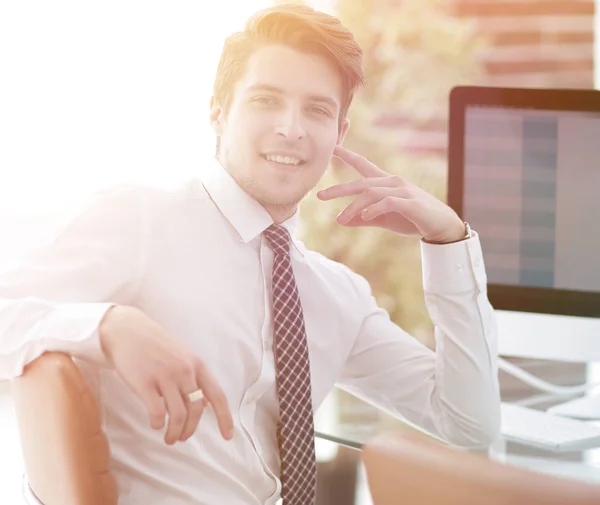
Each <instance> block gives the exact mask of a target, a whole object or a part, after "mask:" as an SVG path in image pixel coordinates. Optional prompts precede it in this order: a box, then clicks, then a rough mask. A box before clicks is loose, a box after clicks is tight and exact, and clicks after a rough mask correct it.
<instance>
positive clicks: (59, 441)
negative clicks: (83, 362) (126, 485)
mask: <svg viewBox="0 0 600 505" xmlns="http://www.w3.org/2000/svg"><path fill="white" fill-rule="evenodd" d="M12 392H13V398H14V402H15V410H16V414H17V421H18V426H19V434H20V438H21V448H22V452H23V459H24V463H25V471H26V473H27V478H28V480H29V485H30V488H31V490H32V491H33V494H34V495H35V496H36V497H37V499H38V500H39V501H40V502H41V503H43V504H44V505H117V501H118V496H117V486H116V482H115V480H114V478H113V476H112V475H111V474H110V471H109V451H108V441H107V440H106V437H105V435H104V433H103V432H102V429H101V423H100V412H99V410H98V406H97V403H96V400H95V398H94V396H93V394H92V392H91V390H90V389H89V387H88V385H87V383H86V380H85V378H84V376H83V374H82V373H81V371H80V369H79V367H78V366H77V364H76V363H74V362H73V360H72V359H71V358H70V357H69V356H67V355H65V354H62V353H56V352H51V353H46V354H44V355H42V356H40V357H39V358H37V359H36V360H34V361H33V362H31V363H30V364H29V365H27V367H26V368H25V371H24V373H23V375H21V376H20V377H18V378H17V379H14V380H13V381H12Z"/></svg>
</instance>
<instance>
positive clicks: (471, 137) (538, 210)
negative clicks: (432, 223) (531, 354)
mask: <svg viewBox="0 0 600 505" xmlns="http://www.w3.org/2000/svg"><path fill="white" fill-rule="evenodd" d="M448 158H449V172H448V174H449V175H448V177H449V179H448V203H449V205H450V206H451V207H452V208H453V209H454V210H456V211H457V212H458V214H459V215H460V216H461V217H462V218H463V219H464V220H466V221H468V222H469V224H470V225H471V227H472V228H473V229H474V230H475V231H477V233H478V234H479V237H480V240H481V245H482V248H483V254H484V260H485V264H486V271H487V275H488V295H489V299H490V301H491V303H492V305H493V306H494V307H495V308H496V309H499V310H501V311H509V312H511V313H513V314H515V313H530V314H538V315H548V317H545V318H544V319H543V324H541V325H540V324H537V325H536V324H533V325H531V322H532V318H531V317H530V318H529V319H523V318H520V319H513V320H512V321H513V323H514V324H512V326H511V327H510V328H511V329H510V331H508V330H507V331H506V333H510V334H511V335H513V334H515V332H518V330H519V329H520V328H522V326H523V324H524V323H523V321H526V322H527V324H528V325H530V326H529V327H528V328H529V330H523V329H521V330H520V331H532V332H535V333H538V332H539V333H542V332H544V333H545V332H547V331H549V332H550V333H552V330H555V335H554V337H553V338H550V337H549V336H547V335H538V336H537V337H536V338H537V340H538V342H537V344H536V345H537V346H538V347H540V342H539V339H540V338H543V339H546V340H547V341H548V344H547V345H546V344H542V346H544V345H546V348H547V349H548V350H549V351H548V352H549V354H550V355H549V356H545V357H550V358H557V359H560V353H561V352H562V351H561V349H562V350H564V349H565V345H564V339H568V338H571V337H572V335H570V334H569V333H568V332H569V331H575V330H574V328H575V327H576V326H577V324H580V327H579V330H577V331H578V332H579V333H580V334H586V335H587V337H590V338H591V337H592V336H593V338H594V342H595V345H594V349H591V348H590V347H589V345H588V344H585V345H584V343H581V345H580V346H579V347H580V351H581V353H580V354H581V356H582V357H583V355H584V354H585V352H589V351H594V352H593V353H592V354H595V357H594V358H592V359H599V360H600V319H596V318H600V92H599V91H595V90H573V89H568V90H567V89H532V88H526V89H518V88H497V87H486V86H460V87H456V88H454V89H453V90H452V92H451V94H450V121H449V152H448ZM549 315H556V316H557V317H555V318H552V317H551V316H549ZM559 316H569V317H567V318H566V322H565V318H564V317H563V318H562V319H561V318H560V317H559ZM581 320H586V321H587V323H586V324H584V325H581V324H582V323H581ZM539 321H541V319H539ZM592 321H593V324H592V325H590V324H589V323H590V322H592ZM534 322H537V320H536V321H534ZM557 322H558V323H560V322H564V323H565V324H563V326H562V327H560V325H558V326H557V324H556V323H557ZM557 328H562V329H558V330H557ZM557 331H558V332H559V333H560V332H563V331H564V332H566V334H564V335H563V336H562V339H563V342H559V340H560V338H561V337H560V335H558V334H556V332H557ZM501 338H502V336H501ZM518 338H521V337H516V336H515V337H514V339H515V341H514V344H515V346H517V345H520V342H519V341H518ZM590 341H591V340H589V339H588V340H586V342H588V343H589V342H590ZM552 342H554V344H556V345H555V347H554V348H553V349H554V350H552V349H550V348H551V347H552ZM586 348H587V349H586ZM525 354H527V353H525Z"/></svg>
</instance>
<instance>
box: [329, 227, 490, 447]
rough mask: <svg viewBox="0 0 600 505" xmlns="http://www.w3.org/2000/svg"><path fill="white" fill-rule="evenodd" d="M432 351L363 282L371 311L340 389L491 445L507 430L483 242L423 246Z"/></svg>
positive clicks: (427, 426)
mask: <svg viewBox="0 0 600 505" xmlns="http://www.w3.org/2000/svg"><path fill="white" fill-rule="evenodd" d="M422 257H423V283H424V288H425V298H426V303H427V308H428V311H429V314H430V317H431V319H432V322H433V324H434V331H435V342H436V351H435V352H434V351H432V350H431V349H429V348H428V347H426V346H425V345H423V344H422V343H421V342H419V341H418V340H416V339H415V338H413V337H412V336H410V335H409V334H408V333H406V332H405V331H404V330H402V329H401V328H399V327H398V326H397V325H396V324H395V323H393V322H392V321H391V320H390V318H389V315H388V314H387V312H386V311H384V310H383V309H381V308H380V307H378V306H377V304H376V302H375V300H374V298H373V297H372V295H371V292H370V287H369V285H368V283H367V282H366V281H364V279H362V278H357V280H356V281H355V284H356V286H357V289H358V291H359V296H360V298H362V299H363V300H365V303H366V305H367V306H368V309H367V312H366V315H365V317H364V319H363V322H362V325H361V328H360V332H359V334H358V336H357V339H356V341H355V343H354V347H353V350H352V353H351V355H350V357H349V359H348V360H347V362H346V365H345V367H344V371H343V375H342V377H341V378H340V382H339V384H338V385H339V386H340V387H341V388H342V389H345V390H347V391H349V392H350V393H352V394H354V395H356V396H358V397H359V398H362V399H364V400H365V401H367V402H369V403H372V404H374V405H376V406H377V407H379V408H382V409H383V410H385V411H388V412H389V413H391V414H392V415H395V416H399V417H401V418H404V419H406V420H407V421H409V422H410V423H413V424H415V425H416V426H418V427H420V428H422V429H424V430H425V431H427V432H429V433H431V434H432V435H434V436H437V437H439V438H441V439H443V440H446V441H448V442H450V443H453V444H456V445H459V446H463V447H486V446H489V445H490V443H491V442H492V441H493V440H494V439H496V437H497V436H498V435H499V430H500V426H499V425H500V396H499V388H498V369H497V343H496V340H497V336H496V324H495V318H494V312H493V309H492V307H491V305H490V303H489V301H488V299H487V294H486V276H485V267H484V265H483V260H482V257H481V248H480V246H479V238H478V237H477V236H475V237H473V238H471V239H469V240H465V241H463V242H458V243H454V244H447V245H432V244H426V243H423V244H422Z"/></svg>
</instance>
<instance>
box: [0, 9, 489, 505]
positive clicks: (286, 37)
mask: <svg viewBox="0 0 600 505" xmlns="http://www.w3.org/2000/svg"><path fill="white" fill-rule="evenodd" d="M362 79H363V77H362V69H361V51H360V48H359V46H358V45H357V43H356V42H355V40H354V38H353V36H352V34H351V33H349V32H348V31H347V30H346V29H345V28H344V27H343V26H342V25H341V24H340V22H339V21H338V20H337V19H335V18H333V17H331V16H328V15H326V14H323V13H319V12H315V11H313V10H311V9H309V8H305V7H289V6H288V7H277V8H272V9H268V10H265V11H261V12H259V13H257V14H256V15H255V16H253V17H252V18H251V19H250V20H249V21H248V24H247V26H246V29H245V31H244V32H243V33H238V34H234V35H232V36H231V37H230V38H229V39H228V40H227V41H226V44H225V47H224V49H223V54H222V58H221V61H220V64H219V67H218V71H217V78H216V81H215V91H214V97H213V100H212V106H211V113H210V118H211V123H212V125H213V128H214V131H215V134H216V136H217V139H218V153H217V160H212V161H211V162H208V163H207V165H206V166H205V167H202V168H203V175H202V177H201V180H194V181H191V182H190V184H188V185H186V186H185V188H183V189H181V190H179V191H170V192H166V191H161V190H158V189H150V188H119V189H114V190H112V191H107V192H105V193H104V194H102V195H100V196H99V197H98V198H97V199H96V200H95V201H94V202H93V203H92V204H91V205H90V207H89V208H88V209H87V210H86V211H85V212H84V213H82V214H81V215H80V216H78V217H77V218H76V219H75V220H74V221H73V222H72V223H71V224H70V225H69V226H68V227H66V228H65V229H64V230H63V232H62V233H60V234H59V236H58V237H57V238H56V240H55V241H54V242H53V243H52V244H50V245H49V246H48V247H47V248H45V249H43V250H40V251H38V252H37V253H36V255H35V256H34V258H32V259H31V261H30V262H29V263H28V264H26V265H25V266H23V267H22V268H20V269H19V270H18V271H16V272H14V273H12V274H10V275H8V276H6V277H5V278H4V279H3V281H2V283H1V285H0V297H1V298H3V300H2V305H1V309H0V332H1V333H0V335H1V338H2V340H1V347H0V378H3V379H6V378H11V377H17V376H19V375H20V374H21V373H22V370H23V367H24V365H25V364H26V363H28V362H29V361H31V360H33V359H35V358H36V357H37V356H39V355H40V354H42V353H43V352H45V351H48V350H58V351H63V352H67V353H70V354H71V355H73V356H74V357H75V358H77V359H78V362H79V363H80V366H81V367H82V369H83V370H84V371H85V373H86V375H87V377H88V379H89V382H90V384H91V385H92V387H93V388H94V391H95V392H96V394H97V398H98V400H99V402H100V405H101V409H102V419H103V429H104V431H105V432H106V434H107V436H108V438H109V441H110V446H111V469H112V471H113V473H114V475H115V476H116V478H117V482H118V486H119V493H120V502H119V503H121V504H137V503H144V504H148V505H152V504H163V503H168V504H188V503H202V504H209V503H210V504H213V503H226V504H228V505H238V504H239V505H242V504H272V503H275V502H276V501H277V500H278V498H279V497H280V496H281V497H282V498H283V501H284V503H285V504H286V505H300V504H301V505H305V504H309V503H312V502H313V501H314V489H315V459H314V442H313V419H312V414H313V412H314V411H315V410H316V409H317V408H318V406H319V405H320V403H321V402H322V400H323V399H324V398H325V396H326V395H327V393H328V392H329V391H330V390H331V388H332V387H333V386H334V384H339V385H340V386H341V387H344V388H346V389H347V390H349V391H351V392H353V393H354V394H356V395H357V396H360V397H362V398H364V399H366V400H368V401H370V402H372V403H373V404H375V405H378V406H380V407H383V408H385V409H387V410H388V411H390V412H394V413H396V414H397V415H399V416H403V417H404V418H406V419H407V420H409V421H411V422H413V423H415V424H417V425H418V426H421V427H422V428H423V429H425V430H427V431H429V432H431V433H432V434H434V435H437V436H439V437H441V438H444V439H446V440H448V441H450V442H452V443H455V444H458V445H461V446H473V447H479V446H486V445H488V444H489V443H490V442H491V441H492V440H493V439H494V438H495V437H496V435H497V434H498V430H499V395H498V383H497V368H496V342H495V340H496V336H495V331H496V330H495V326H494V320H493V311H492V308H491V306H490V304H489V302H488V300H487V298H486V277H485V270H484V266H483V263H482V259H481V249H480V246H479V241H478V238H477V236H476V235H473V234H471V233H470V232H469V230H468V226H466V225H465V223H463V222H462V221H461V220H460V219H459V217H458V216H457V215H456V214H455V213H454V212H453V211H452V210H451V209H450V208H449V207H447V206H446V205H444V204H443V203H441V202H440V201H438V200H437V199H435V198H434V197H432V196H431V195H429V194H427V193H425V192H424V191H422V190H420V189H419V188H417V187H415V186H413V185H412V184H410V183H408V182H407V181H405V180H403V179H402V178H399V177H392V176H389V175H388V174H387V173H385V172H383V171H382V170H380V169H379V168H378V167H376V166H374V165H372V164H371V163H369V162H368V161H367V160H365V159H363V158H362V157H360V156H359V155H357V154H355V153H352V152H350V151H348V150H346V149H344V148H343V147H341V144H342V142H343V139H344V135H345V134H346V132H347V130H348V128H349V124H348V120H347V119H346V112H347V110H348V107H349V106H350V103H351V101H352V96H353V94H354V92H355V91H356V90H357V89H358V88H359V87H360V85H361V84H362ZM332 156H338V157H340V158H341V159H343V160H344V161H346V162H347V163H348V164H350V165H351V166H353V167H354V168H355V169H356V170H357V171H358V172H359V174H360V175H361V176H362V177H361V178H359V179H357V180H356V181H353V182H349V183H345V184H341V185H339V186H336V187H331V188H329V189H326V190H324V191H322V192H321V193H320V194H319V197H320V198H321V199H322V200H330V199H332V198H338V197H345V196H349V195H352V196H355V199H354V200H353V202H352V203H351V204H350V205H348V207H346V209H345V210H344V211H343V212H342V213H341V214H340V215H339V216H338V221H339V223H340V224H341V225H344V226H363V225H369V226H380V227H383V228H386V229H388V230H390V231H391V232H395V233H399V234H405V235H419V236H421V237H423V245H422V251H423V277H424V285H425V292H426V297H427V303H428V307H429V311H430V313H431V317H432V320H433V322H434V323H435V331H436V338H437V353H433V352H432V351H431V350H429V349H427V348H426V347H425V346H423V345H422V344H420V343H419V342H418V341H416V340H415V339H413V338H411V337H410V336H409V335H407V334H406V333H405V332H404V331H403V330H402V329H400V328H399V327H398V326H396V325H395V324H393V323H392V322H391V321H390V319H389V317H388V315H387V314H386V313H385V312H384V311H383V310H382V309H380V308H378V307H377V305H376V304H375V301H374V299H373V297H372V295H371V291H370V288H369V285H368V283H367V281H366V280H364V279H363V278H361V277H359V276H358V275H357V274H355V273H353V272H351V271H350V270H349V269H348V268H347V267H345V266H343V265H341V264H338V263H335V262H333V261H330V260H328V259H326V258H324V257H323V256H321V255H319V254H317V253H315V252H311V251H308V250H306V248H305V247H304V245H303V244H302V243H300V242H299V241H297V240H294V239H292V238H291V237H290V235H291V236H293V232H294V229H295V227H296V223H297V219H298V202H299V201H300V200H301V199H302V198H303V197H304V195H305V194H306V193H307V192H309V191H310V190H311V189H312V188H314V186H315V185H316V184H317V182H318V181H319V179H320V177H321V176H322V175H323V173H324V171H325V170H326V168H327V166H328V164H329V161H330V159H331V157H332ZM401 260H402V259H401V258H398V261H401ZM148 416H149V417H150V422H148ZM176 442H179V443H176Z"/></svg>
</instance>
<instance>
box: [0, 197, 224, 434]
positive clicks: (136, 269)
mask: <svg viewBox="0 0 600 505" xmlns="http://www.w3.org/2000/svg"><path fill="white" fill-rule="evenodd" d="M144 207H145V205H143V202H142V201H141V195H139V194H138V192H137V191H132V190H125V189H119V190H112V191H110V192H106V193H104V194H103V195H101V196H98V197H97V198H96V199H95V200H94V201H93V202H92V204H91V205H90V206H89V207H88V208H87V210H86V211H85V212H83V213H82V214H81V215H79V216H78V217H77V218H75V219H74V220H73V221H72V222H71V223H70V224H69V225H68V226H67V227H66V228H65V229H64V230H63V231H62V232H61V233H60V234H58V236H57V237H56V239H55V240H53V241H52V242H51V243H50V244H49V245H48V246H46V247H44V248H41V249H39V250H37V251H36V252H35V254H33V255H32V257H31V258H30V259H28V260H27V261H26V262H25V263H24V264H23V266H22V267H20V268H17V269H15V270H14V271H12V272H9V273H8V274H6V275H3V276H0V380H6V379H12V378H15V377H18V376H19V375H21V374H22V373H23V368H24V367H25V366H26V365H27V364H28V363H30V362H31V361H33V360H34V359H36V358H37V357H39V356H41V355H42V354H43V353H44V352H47V351H59V352H64V353H67V354H69V355H71V356H74V357H77V358H80V359H83V360H87V361H92V362H95V363H97V364H100V365H104V366H110V367H114V369H116V371H117V372H118V374H119V376H120V377H121V378H122V379H123V380H124V381H125V382H126V383H127V385H128V386H129V387H130V388H131V390H132V391H133V393H134V394H136V395H137V396H138V397H140V398H141V399H142V400H143V401H144V403H145V405H146V408H147V410H148V413H149V417H150V423H151V426H152V427H153V428H154V429H162V428H163V427H164V425H165V416H167V415H168V417H169V419H168V427H167V430H166V433H165V442H166V443H168V444H174V443H175V442H177V441H178V440H179V441H184V440H187V439H188V438H189V437H191V436H192V435H193V433H194V431H195V430H196V427H197V426H198V423H199V421H200V417H201V415H202V412H203V410H204V407H205V406H206V405H208V404H210V405H211V406H212V407H213V409H214V412H215V414H216V416H217V419H218V422H219V427H220V431H221V434H222V436H223V437H224V438H225V439H231V437H232V430H233V419H232V417H231V412H230V410H229V405H228V402H227V398H226V397H225V394H224V392H223V390H222V389H221V387H220V386H219V384H218V383H217V381H216V379H215V377H214V376H213V375H212V373H211V371H210V369H209V364H206V363H204V362H203V361H202V359H201V358H200V357H198V356H194V355H193V354H192V353H191V351H190V350H189V349H188V348H187V346H186V345H185V344H184V343H183V342H181V341H180V340H179V339H177V337H176V336H174V335H169V334H168V332H167V331H166V330H165V329H164V328H162V327H161V326H160V325H158V324H157V323H156V322H154V321H153V320H152V319H150V318H149V317H148V316H147V315H146V314H144V313H143V312H142V311H141V310H139V309H137V308H135V307H134V306H132V305H133V300H134V299H135V298H136V293H137V290H138V287H139V284H140V280H141V278H142V275H143V273H144V270H145V262H146V260H145V255H146V254H147V240H146V238H147V237H146V236H145V235H146V231H145V228H146V227H145V222H146V220H149V217H148V216H145V213H144ZM199 388H200V389H202V391H203V392H204V394H205V401H198V402H191V401H190V400H189V397H188V395H189V394H190V393H192V392H194V391H196V390H197V389H199Z"/></svg>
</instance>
